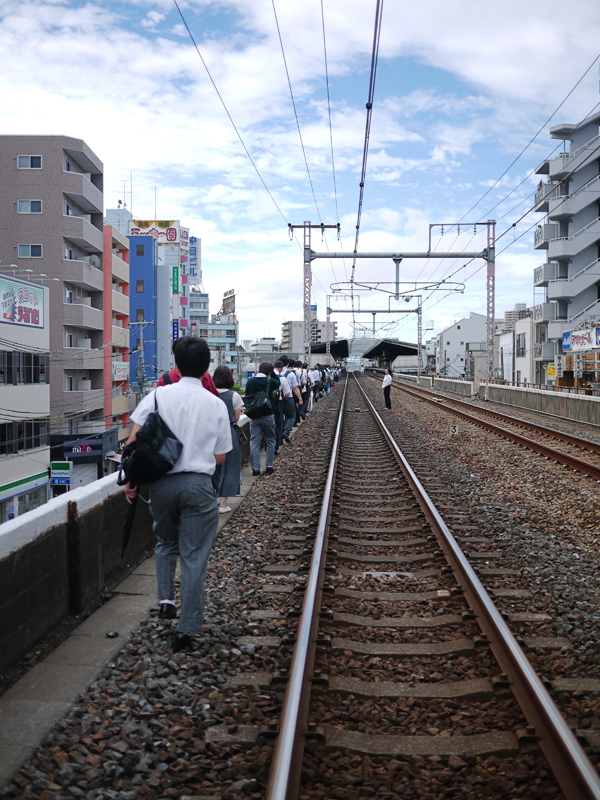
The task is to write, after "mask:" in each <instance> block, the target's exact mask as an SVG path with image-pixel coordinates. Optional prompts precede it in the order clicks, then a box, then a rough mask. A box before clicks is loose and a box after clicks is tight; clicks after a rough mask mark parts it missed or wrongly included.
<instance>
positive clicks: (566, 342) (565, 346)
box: [562, 331, 571, 350]
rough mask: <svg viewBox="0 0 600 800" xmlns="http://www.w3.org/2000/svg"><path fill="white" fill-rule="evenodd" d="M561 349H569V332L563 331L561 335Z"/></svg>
mask: <svg viewBox="0 0 600 800" xmlns="http://www.w3.org/2000/svg"><path fill="white" fill-rule="evenodd" d="M562 349H563V350H570V349H571V331H565V332H564V333H563V340H562Z"/></svg>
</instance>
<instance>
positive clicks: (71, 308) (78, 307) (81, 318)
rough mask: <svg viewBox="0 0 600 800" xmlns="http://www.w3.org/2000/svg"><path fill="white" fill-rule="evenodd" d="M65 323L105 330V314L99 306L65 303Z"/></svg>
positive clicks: (94, 329)
mask: <svg viewBox="0 0 600 800" xmlns="http://www.w3.org/2000/svg"><path fill="white" fill-rule="evenodd" d="M62 321H63V325H72V326H73V327H75V328H85V329H87V330H92V331H101V330H104V314H103V312H102V311H100V309H99V308H92V307H91V306H90V305H86V304H83V303H64V304H63V319H62Z"/></svg>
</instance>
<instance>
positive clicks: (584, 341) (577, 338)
mask: <svg viewBox="0 0 600 800" xmlns="http://www.w3.org/2000/svg"><path fill="white" fill-rule="evenodd" d="M592 347H596V329H595V328H587V329H584V330H580V331H571V351H572V352H575V351H577V350H579V351H582V350H591V349H592Z"/></svg>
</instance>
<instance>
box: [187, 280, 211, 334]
mask: <svg viewBox="0 0 600 800" xmlns="http://www.w3.org/2000/svg"><path fill="white" fill-rule="evenodd" d="M208 303H209V298H208V294H207V293H206V292H202V291H200V289H199V287H198V288H194V287H192V288H191V289H190V304H189V310H190V311H189V319H190V329H191V330H190V333H191V334H192V336H195V335H196V336H197V335H198V328H206V326H207V325H208V317H209V314H208Z"/></svg>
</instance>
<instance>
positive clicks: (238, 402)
mask: <svg viewBox="0 0 600 800" xmlns="http://www.w3.org/2000/svg"><path fill="white" fill-rule="evenodd" d="M228 391H229V389H217V392H218V393H219V394H223V392H228ZM232 394H233V397H232V398H231V403H232V405H233V410H234V411H237V410H238V409H240V408H242V407H243V405H244V401H243V400H242V398H241V397H240V395H239V394H238V393H237V392H232Z"/></svg>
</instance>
